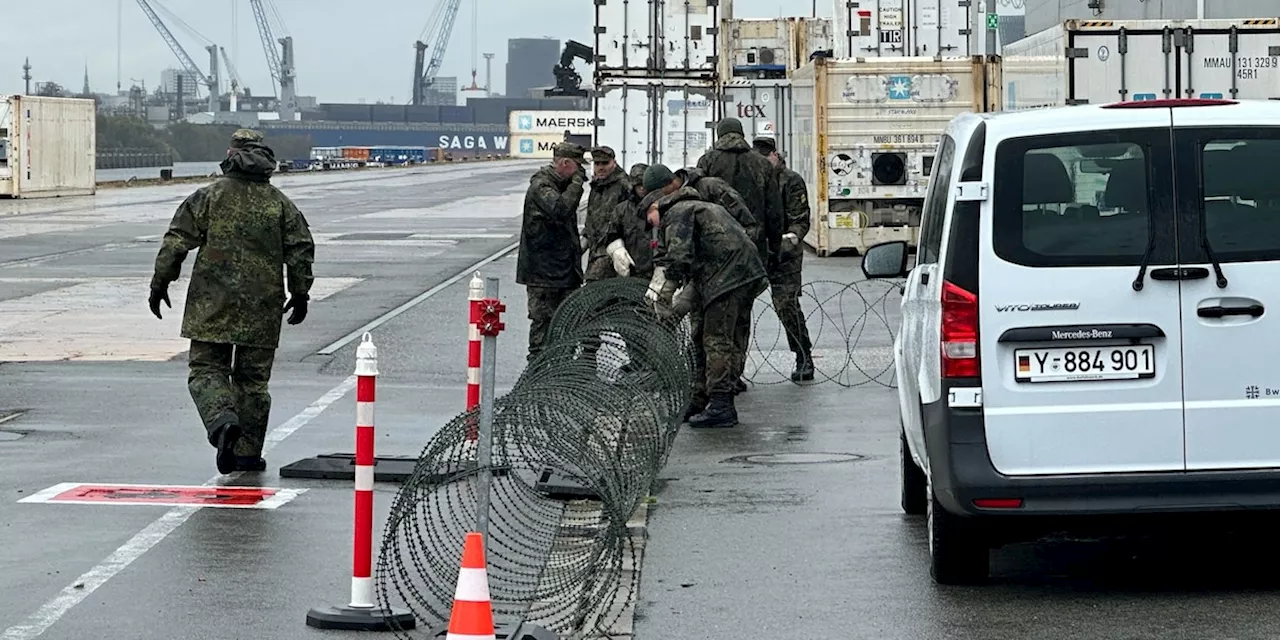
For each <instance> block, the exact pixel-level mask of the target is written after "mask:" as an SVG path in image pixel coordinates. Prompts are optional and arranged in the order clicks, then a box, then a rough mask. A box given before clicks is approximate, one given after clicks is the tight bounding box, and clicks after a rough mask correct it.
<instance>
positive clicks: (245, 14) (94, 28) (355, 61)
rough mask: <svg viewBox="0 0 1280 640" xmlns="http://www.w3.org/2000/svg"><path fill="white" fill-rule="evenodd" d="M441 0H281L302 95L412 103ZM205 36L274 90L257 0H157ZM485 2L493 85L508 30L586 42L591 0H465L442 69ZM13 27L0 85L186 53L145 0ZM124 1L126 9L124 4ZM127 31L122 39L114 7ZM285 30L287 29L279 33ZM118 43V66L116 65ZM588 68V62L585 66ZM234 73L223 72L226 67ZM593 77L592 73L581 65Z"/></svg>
mask: <svg viewBox="0 0 1280 640" xmlns="http://www.w3.org/2000/svg"><path fill="white" fill-rule="evenodd" d="M441 1H443V0H358V1H353V0H274V2H275V5H276V7H278V8H279V12H280V14H281V16H282V17H283V19H284V24H285V26H286V27H287V29H288V35H291V36H293V39H294V51H295V55H296V58H297V62H296V64H297V73H298V93H299V95H309V96H316V97H318V98H319V99H320V101H321V102H355V101H357V100H359V99H362V98H363V99H365V100H367V101H369V102H374V101H376V100H386V101H391V100H392V99H394V101H395V102H396V103H401V104H403V103H405V102H407V101H408V98H409V96H410V87H411V85H412V76H413V56H414V52H413V42H414V41H415V40H417V39H418V38H419V37H420V36H421V35H422V31H423V29H424V28H426V26H427V24H428V21H429V19H430V17H431V15H432V12H433V10H434V8H435V5H436V4H437V3H438V2H441ZM159 2H160V4H161V5H162V6H163V7H164V8H167V9H169V10H170V11H172V12H173V13H174V14H176V15H177V16H178V17H179V18H181V19H182V21H183V22H185V23H186V24H187V25H190V26H191V27H192V28H193V29H194V30H195V31H196V32H198V33H199V34H200V35H202V36H204V37H205V38H208V39H209V40H212V41H213V42H215V43H217V44H219V45H221V46H222V47H224V48H225V49H226V50H227V53H228V55H230V56H231V57H232V63H233V64H234V65H235V66H236V70H237V71H238V72H239V75H240V78H241V80H242V82H243V83H244V84H245V85H247V86H249V87H250V88H251V89H253V91H254V93H257V94H268V93H270V92H271V87H272V84H271V78H270V75H269V73H268V71H267V62H266V57H265V54H264V52H263V49H262V45H261V41H260V40H259V38H258V31H257V28H256V27H255V24H254V20H253V13H252V11H251V9H250V2H249V0H159ZM474 2H479V3H480V4H479V13H480V19H479V24H478V25H477V26H476V28H475V30H476V33H477V38H478V48H477V53H478V54H479V53H484V52H492V53H495V54H497V55H496V57H495V58H494V61H493V87H494V89H495V91H501V90H502V88H503V87H505V86H506V79H505V75H504V73H503V68H504V65H505V64H506V50H507V48H506V42H507V39H508V38H520V37H533V38H538V37H544V36H546V37H551V38H556V39H559V40H562V41H563V40H568V39H573V40H578V41H580V42H584V43H587V44H590V43H591V42H592V40H591V37H592V36H591V27H592V19H593V15H594V10H593V9H594V4H593V3H592V1H591V0H462V10H461V13H460V15H459V17H458V22H457V26H456V27H455V29H454V32H453V36H452V38H451V39H450V40H449V47H448V50H447V52H448V53H447V55H446V57H445V61H444V66H443V68H442V69H441V71H440V75H442V76H452V75H456V76H458V77H459V83H460V84H463V85H465V84H468V83H469V81H470V77H471V68H472V62H471V60H472V56H471V52H472V37H471V33H472V25H473V24H474V21H473V20H472V6H473V3H474ZM0 4H3V5H5V6H4V22H5V23H6V25H5V28H4V29H3V30H0V94H3V93H17V92H21V91H22V86H23V83H22V62H23V59H24V58H26V57H30V58H31V66H32V72H31V74H32V76H33V77H34V82H41V81H53V82H57V83H59V84H61V85H63V86H65V87H67V88H69V89H71V90H72V91H79V90H80V88H81V86H82V85H83V79H84V70H85V66H86V64H87V65H88V69H89V81H90V84H91V87H92V88H93V90H94V91H97V92H104V93H105V92H112V91H114V90H115V88H116V81H117V77H119V78H121V82H122V83H123V85H124V88H125V89H128V88H129V86H130V85H131V84H133V83H132V82H131V79H137V80H145V81H146V86H147V89H148V91H150V90H152V89H154V87H155V86H156V85H157V84H158V83H159V81H160V72H161V70H163V69H165V68H169V67H177V66H178V61H177V59H176V58H175V57H174V55H173V54H172V53H171V52H170V51H169V48H168V46H167V45H166V44H165V42H164V40H163V39H161V37H160V34H159V33H157V32H156V30H155V29H154V28H153V27H152V26H151V23H150V21H148V19H147V17H146V14H144V13H143V11H142V9H141V7H139V6H138V3H137V0H35V1H30V2H17V1H15V0H0ZM832 6H833V1H832V0H818V13H819V15H826V16H829V15H830V14H831V7H832ZM784 7H786V8H784ZM118 8H119V9H118ZM811 10H812V3H811V1H810V0H734V12H735V14H736V15H737V17H740V18H748V17H751V18H756V17H759V18H763V17H773V16H779V15H808V14H809V13H810V12H811ZM157 12H158V13H160V14H161V18H162V19H165V22H166V23H167V24H168V25H169V28H170V30H172V31H173V33H174V35H175V37H176V38H177V39H178V41H179V42H180V43H181V44H182V46H183V48H185V49H186V50H187V53H188V54H190V56H191V57H192V59H193V60H195V62H196V64H197V65H198V66H199V67H200V68H201V69H203V70H205V71H206V72H207V70H208V64H209V56H208V53H207V52H206V51H205V49H204V47H205V46H206V44H207V42H205V41H202V40H201V39H200V38H199V37H197V36H194V35H191V34H189V33H187V32H185V31H184V30H183V29H182V28H181V27H180V26H179V25H178V24H176V23H174V22H173V21H172V20H169V19H167V18H166V16H165V14H164V13H163V11H162V10H160V9H157ZM118 17H119V24H120V31H121V32H122V33H123V38H122V40H123V46H122V47H118V46H117V42H118V40H119V39H118V38H117V22H118V20H117V18H118ZM277 35H280V34H277ZM117 51H119V52H120V55H119V58H120V65H119V66H120V72H119V75H117ZM476 57H477V67H478V72H479V76H478V80H479V84H481V85H483V84H484V58H483V57H482V56H480V55H477V56H476ZM581 71H582V70H580V72H581ZM223 75H224V77H226V74H225V73H224V74H223ZM583 75H584V77H589V75H588V74H583Z"/></svg>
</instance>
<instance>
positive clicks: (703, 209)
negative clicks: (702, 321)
mask: <svg viewBox="0 0 1280 640" xmlns="http://www.w3.org/2000/svg"><path fill="white" fill-rule="evenodd" d="M658 212H659V214H660V215H661V222H660V223H659V227H658V234H659V236H660V238H661V249H660V251H659V252H658V255H657V256H655V257H654V264H655V265H657V266H660V267H665V268H666V277H667V279H668V280H671V281H674V282H676V283H679V284H682V285H684V284H689V283H693V284H694V285H696V286H697V288H698V292H699V294H700V297H701V299H702V306H703V308H706V307H707V306H708V305H710V304H711V303H712V302H713V301H715V299H716V298H719V297H720V296H723V295H725V294H727V293H729V292H730V291H733V290H735V289H738V288H740V287H750V288H751V291H752V295H753V296H754V295H757V294H759V293H760V291H761V290H763V285H764V283H765V270H764V265H763V264H762V263H761V262H760V255H759V254H758V253H757V252H756V248H755V245H754V244H753V243H752V242H751V238H748V237H747V232H746V231H744V230H743V229H742V225H740V224H738V223H737V222H736V221H735V220H734V219H733V218H732V217H731V216H730V215H729V213H728V212H727V211H725V209H724V207H722V206H720V205H718V204H715V203H711V202H705V201H703V200H702V199H701V197H699V196H698V192H697V191H695V190H694V189H691V188H688V187H685V188H682V189H680V190H679V191H676V192H675V193H672V194H671V195H669V196H666V197H664V198H662V199H661V200H659V201H658Z"/></svg>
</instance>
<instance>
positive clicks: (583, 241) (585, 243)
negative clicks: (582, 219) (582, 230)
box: [578, 236, 591, 253]
mask: <svg viewBox="0 0 1280 640" xmlns="http://www.w3.org/2000/svg"><path fill="white" fill-rule="evenodd" d="M578 246H579V247H581V248H582V252H583V253H586V252H587V249H590V248H591V242H590V241H589V240H587V237H586V236H579V237H578Z"/></svg>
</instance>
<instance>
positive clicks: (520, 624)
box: [427, 618, 560, 640]
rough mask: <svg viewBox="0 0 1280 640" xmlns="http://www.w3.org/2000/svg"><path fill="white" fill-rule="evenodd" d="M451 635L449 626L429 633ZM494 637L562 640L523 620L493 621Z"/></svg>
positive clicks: (437, 636)
mask: <svg viewBox="0 0 1280 640" xmlns="http://www.w3.org/2000/svg"><path fill="white" fill-rule="evenodd" d="M448 634H449V625H444V626H441V627H437V628H435V629H432V630H431V631H430V632H428V633H427V637H428V638H444V637H446V636H447V635H448ZM493 635H494V637H496V638H497V639H498V640H560V636H557V635H556V634H555V633H553V632H552V631H549V630H547V629H543V628H542V627H539V626H536V625H532V624H529V623H528V622H525V621H523V620H499V619H496V618H495V619H494V621H493Z"/></svg>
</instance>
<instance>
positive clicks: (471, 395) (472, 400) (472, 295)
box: [467, 272, 484, 442]
mask: <svg viewBox="0 0 1280 640" xmlns="http://www.w3.org/2000/svg"><path fill="white" fill-rule="evenodd" d="M483 300H484V280H481V279H480V274H479V272H477V273H476V274H475V275H474V276H472V277H471V286H470V289H469V290H468V292H467V301H468V303H469V306H470V313H469V314H468V318H467V411H473V410H475V408H476V407H479V406H480V344H481V342H480V316H481V314H482V312H483V310H482V309H481V306H480V305H481V303H482V302H483ZM478 436H479V432H478V429H477V428H476V425H475V423H474V421H472V422H469V423H468V424H467V440H468V441H471V442H475V440H476V438H477V437H478Z"/></svg>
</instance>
